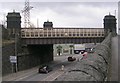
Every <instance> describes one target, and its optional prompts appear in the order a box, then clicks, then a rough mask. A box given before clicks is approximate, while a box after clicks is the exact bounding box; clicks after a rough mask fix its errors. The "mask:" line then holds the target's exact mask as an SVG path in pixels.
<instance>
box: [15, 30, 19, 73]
mask: <svg viewBox="0 0 120 83" xmlns="http://www.w3.org/2000/svg"><path fill="white" fill-rule="evenodd" d="M17 36H18V34H17V31H15V56H16V63H15V67H16V72H17V71H18V68H17Z"/></svg>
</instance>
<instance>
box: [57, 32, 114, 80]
mask: <svg viewBox="0 0 120 83" xmlns="http://www.w3.org/2000/svg"><path fill="white" fill-rule="evenodd" d="M111 38H112V35H111V33H110V34H109V35H108V36H107V37H106V38H105V39H104V41H103V42H102V43H101V44H99V45H97V46H96V47H95V52H94V53H89V54H88V57H87V59H83V60H80V61H79V62H78V61H76V63H75V64H74V65H72V66H71V67H70V68H69V69H68V70H67V71H65V73H64V74H63V75H61V76H60V77H58V78H57V79H56V80H55V81H102V82H103V81H106V80H107V76H108V67H109V63H110V57H111V46H110V44H111Z"/></svg>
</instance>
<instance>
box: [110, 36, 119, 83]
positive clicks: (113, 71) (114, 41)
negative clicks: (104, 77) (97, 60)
mask: <svg viewBox="0 0 120 83" xmlns="http://www.w3.org/2000/svg"><path fill="white" fill-rule="evenodd" d="M118 45H120V36H116V37H113V38H112V58H111V65H112V67H111V78H110V80H111V81H118V77H120V75H119V76H118V74H120V73H119V72H118V68H120V64H118V61H119V60H120V57H118V54H120V50H119V51H118V49H120V47H119V46H118ZM119 79H120V78H119Z"/></svg>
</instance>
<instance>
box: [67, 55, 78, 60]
mask: <svg viewBox="0 0 120 83" xmlns="http://www.w3.org/2000/svg"><path fill="white" fill-rule="evenodd" d="M75 60H76V58H75V57H72V56H69V57H68V61H75Z"/></svg>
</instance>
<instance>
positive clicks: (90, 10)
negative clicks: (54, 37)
mask: <svg viewBox="0 0 120 83" xmlns="http://www.w3.org/2000/svg"><path fill="white" fill-rule="evenodd" d="M30 1H31V2H30V6H32V7H33V9H32V10H31V11H30V15H31V22H32V23H33V24H34V25H35V26H37V19H38V22H39V27H43V23H44V22H45V21H47V20H49V21H52V22H53V27H81V28H83V27H85V28H102V27H103V18H104V16H105V15H108V14H109V12H110V14H112V15H115V10H116V18H117V17H118V16H117V15H118V0H114V1H113V0H103V1H102V0H101V2H100V1H96V2H95V1H93V0H92V1H89V2H87V1H85V0H84V2H82V1H81V2H77V1H76V0H71V1H70V0H69V1H67V0H66V1H63V0H61V1H58V0H56V2H55V0H49V2H48V0H44V1H43V0H41V1H38V0H34V2H33V0H30ZM23 8H24V0H11V1H9V2H8V1H7V0H6V1H5V0H4V1H3V0H1V1H0V10H1V11H0V23H2V21H3V20H4V19H5V18H4V17H5V16H6V15H7V13H8V12H12V11H13V10H16V12H20V13H21V10H23ZM21 16H22V27H23V23H24V21H23V19H24V17H23V13H21Z"/></svg>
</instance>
